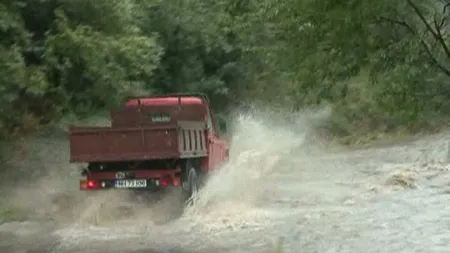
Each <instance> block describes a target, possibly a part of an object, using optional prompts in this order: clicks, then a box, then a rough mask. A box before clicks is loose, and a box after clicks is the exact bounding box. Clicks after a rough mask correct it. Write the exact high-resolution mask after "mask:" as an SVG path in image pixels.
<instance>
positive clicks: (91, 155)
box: [69, 94, 228, 204]
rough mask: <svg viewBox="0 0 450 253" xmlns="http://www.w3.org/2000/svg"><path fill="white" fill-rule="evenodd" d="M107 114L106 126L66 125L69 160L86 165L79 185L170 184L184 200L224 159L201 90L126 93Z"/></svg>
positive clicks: (141, 187) (152, 187) (138, 187)
mask: <svg viewBox="0 0 450 253" xmlns="http://www.w3.org/2000/svg"><path fill="white" fill-rule="evenodd" d="M110 115H111V120H110V121H111V124H110V126H107V127H97V126H69V133H70V162H71V163H82V164H87V166H86V167H83V168H82V171H81V176H82V179H81V180H80V189H81V190H107V189H128V190H133V191H146V192H153V191H157V190H162V189H164V188H167V187H176V188H178V189H180V190H181V193H182V194H181V196H182V199H181V200H182V202H183V203H184V204H186V203H188V200H190V199H192V197H193V196H195V195H196V194H197V192H198V190H199V188H200V187H201V185H202V184H203V183H204V180H205V179H206V176H207V175H208V174H209V173H210V172H212V171H213V170H215V169H217V168H219V166H220V165H221V164H222V163H223V162H224V161H226V160H227V159H228V145H227V143H226V142H225V141H224V140H221V139H219V137H218V134H217V131H216V130H217V128H216V121H215V118H214V115H213V114H212V112H211V109H210V104H209V101H208V99H207V98H206V97H205V96H203V95H191V94H171V95H164V96H148V97H135V98H130V99H129V100H127V101H126V102H125V103H124V104H123V105H122V106H121V107H120V108H115V109H112V110H111V111H110ZM218 125H219V126H220V127H222V128H226V125H225V124H224V122H221V124H218ZM223 130H224V129H223Z"/></svg>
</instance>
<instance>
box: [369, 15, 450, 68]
mask: <svg viewBox="0 0 450 253" xmlns="http://www.w3.org/2000/svg"><path fill="white" fill-rule="evenodd" d="M378 21H386V22H390V23H393V24H396V25H399V26H402V27H404V28H406V29H407V30H408V31H409V32H410V33H411V34H412V35H413V36H415V37H417V38H418V40H419V43H420V44H421V45H422V47H423V48H424V50H425V52H426V54H427V55H428V58H429V61H430V63H431V64H433V65H435V66H436V67H437V68H439V69H440V70H441V71H442V72H444V73H445V74H446V75H447V76H450V69H448V68H446V67H445V66H444V65H443V64H441V63H440V62H439V61H438V60H437V58H436V57H435V56H434V55H433V52H432V51H431V49H430V47H429V46H428V44H427V43H426V41H425V40H424V39H423V38H422V37H421V36H420V35H419V34H418V33H417V31H416V30H414V28H413V27H412V26H411V25H409V24H408V23H407V22H405V21H404V20H396V19H393V18H389V17H384V16H379V17H378Z"/></svg>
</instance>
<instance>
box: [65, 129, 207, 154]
mask: <svg viewBox="0 0 450 253" xmlns="http://www.w3.org/2000/svg"><path fill="white" fill-rule="evenodd" d="M69 130H70V160H71V162H108V161H138V160H154V159H171V158H174V159H176V158H193V157H204V156H207V142H206V124H205V122H203V121H178V122H176V123H175V124H165V125H161V126H149V127H137V128H122V127H81V126H72V127H70V129H69Z"/></svg>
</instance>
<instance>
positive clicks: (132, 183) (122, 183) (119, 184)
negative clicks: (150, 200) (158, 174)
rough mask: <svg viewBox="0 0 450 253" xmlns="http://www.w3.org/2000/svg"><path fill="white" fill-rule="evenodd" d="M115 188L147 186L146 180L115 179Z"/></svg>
mask: <svg viewBox="0 0 450 253" xmlns="http://www.w3.org/2000/svg"><path fill="white" fill-rule="evenodd" d="M115 187H116V188H145V187H147V180H145V179H142V180H116V182H115Z"/></svg>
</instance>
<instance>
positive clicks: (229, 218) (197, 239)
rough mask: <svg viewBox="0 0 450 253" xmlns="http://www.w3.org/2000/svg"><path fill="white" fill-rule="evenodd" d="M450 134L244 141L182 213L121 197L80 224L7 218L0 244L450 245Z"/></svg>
mask: <svg viewBox="0 0 450 253" xmlns="http://www.w3.org/2000/svg"><path fill="white" fill-rule="evenodd" d="M288 139H289V138H286V141H287V140H288ZM448 142H449V140H448V138H446V137H445V136H444V135H442V136H434V137H430V138H426V139H422V140H418V141H414V142H410V143H406V144H401V145H392V146H389V147H383V148H377V149H366V150H360V151H352V152H345V153H336V154H316V155H309V156H305V155H293V154H295V152H294V153H293V152H291V153H284V154H283V153H280V154H277V153H275V154H274V153H271V152H268V151H269V150H268V149H266V150H263V151H261V152H259V153H258V152H252V153H249V152H247V153H245V152H242V150H243V149H245V148H242V150H240V151H239V153H236V156H241V157H239V159H237V158H236V159H233V162H232V163H231V164H229V165H228V166H227V167H226V168H225V169H224V171H225V172H223V173H222V174H220V175H217V176H215V177H214V178H213V179H212V181H211V183H210V184H209V185H208V186H207V187H206V188H205V189H204V193H203V194H202V196H201V199H200V200H199V202H198V203H197V205H196V206H195V207H194V208H191V209H189V210H188V211H187V213H186V214H185V215H183V216H181V217H179V218H174V219H171V220H167V221H161V220H163V219H164V215H166V214H168V213H170V210H169V209H170V204H168V203H165V204H164V205H159V206H158V205H155V207H151V208H149V209H148V210H146V209H145V208H143V207H140V206H138V205H137V204H133V203H127V202H126V200H125V199H120V198H117V199H114V198H113V199H108V200H105V202H104V204H102V205H100V206H97V207H96V209H95V208H94V209H95V210H94V209H92V210H90V209H89V208H91V207H90V206H89V205H86V206H85V207H84V208H81V209H79V210H83V211H82V212H78V214H79V216H77V217H76V219H73V220H72V221H71V222H66V223H62V222H55V221H48V222H43V221H38V220H36V221H27V222H17V223H5V224H3V225H0V252H4V253H9V252H10V253H16V252H17V253H19V252H35V253H38V252H58V253H62V252H84V253H91V252H92V253H94V252H98V253H104V252H130V253H145V252H146V253H153V252H155V253H156V252H174V253H188V252H189V253H190V252H205V253H206V252H216V253H220V252H276V245H277V244H280V245H281V246H280V247H281V248H282V249H283V252H303V253H309V252H310V253H313V252H318V253H326V252H333V253H337V252H339V253H344V252H349V253H350V252H352V253H355V252H361V253H363V252H364V253H372V252H373V253H375V252H396V253H403V252H404V253H411V252H426V253H431V252H448V251H449V246H450V205H449V203H450V187H449V186H450V173H449V170H450V164H447V163H446V162H447V150H448V147H447V145H448ZM285 144H286V143H285ZM286 145H288V144H286ZM243 156H245V157H243ZM242 168H247V169H246V170H245V173H243V172H242V171H241V172H239V171H238V170H239V169H241V170H242ZM108 201H109V202H108ZM88 207H89V208H88ZM111 208H114V209H117V210H118V209H121V211H120V212H122V213H123V212H128V211H129V213H128V214H127V215H117V214H111ZM124 210H125V211H124ZM127 210H128V211H127ZM117 212H118V213H119V211H117ZM107 214H108V215H109V216H108V217H106V216H107ZM83 215H85V216H83ZM86 215H87V216H86ZM81 216H83V217H84V218H83V219H81V218H80V217H81ZM86 217H88V218H86Z"/></svg>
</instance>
